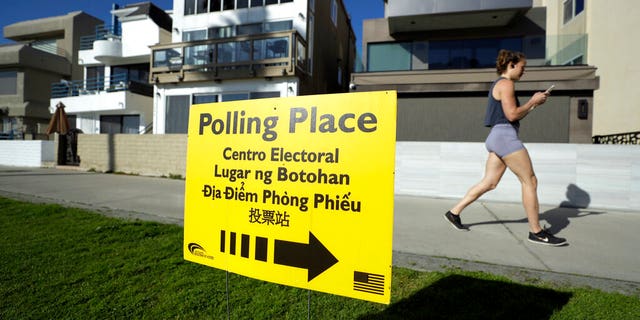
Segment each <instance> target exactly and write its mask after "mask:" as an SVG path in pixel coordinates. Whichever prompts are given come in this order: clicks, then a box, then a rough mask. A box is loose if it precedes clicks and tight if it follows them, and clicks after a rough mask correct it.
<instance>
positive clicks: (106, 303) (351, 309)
mask: <svg viewBox="0 0 640 320" xmlns="http://www.w3.org/2000/svg"><path fill="white" fill-rule="evenodd" d="M227 276H228V283H229V289H228V293H229V295H228V299H229V303H228V304H227V285H226V284H227ZM392 281H393V282H392V285H393V287H392V303H391V304H390V305H388V306H387V305H382V304H377V303H371V302H366V301H360V300H355V299H349V298H344V297H339V296H334V295H330V294H323V293H318V292H311V293H309V292H308V291H307V290H302V289H297V288H292V287H286V286H282V285H277V284H272V283H267V282H262V281H258V280H253V279H249V278H246V277H242V276H238V275H235V274H231V273H229V274H227V273H226V272H225V271H222V270H217V269H213V268H209V267H205V266H202V265H197V264H193V263H190V262H186V261H184V260H183V259H182V228H181V227H179V226H175V225H164V224H158V223H149V222H139V221H128V220H119V219H114V218H107V217H104V216H102V215H100V214H97V213H92V212H88V211H84V210H80V209H70V208H64V207H61V206H58V205H41V204H29V203H23V202H18V201H14V200H9V199H5V198H0V319H226V318H227V307H229V316H230V318H231V319H306V318H307V314H308V310H309V309H308V301H309V296H310V301H311V307H310V312H311V318H312V319H483V318H484V319H639V318H640V298H638V297H637V296H625V295H620V294H612V293H605V292H601V291H598V290H591V289H575V288H557V287H543V286H540V285H538V284H536V285H530V284H522V283H515V282H512V281H510V280H508V279H506V278H503V277H499V276H494V275H490V274H485V273H470V272H463V271H450V272H445V273H442V272H418V271H413V270H409V269H404V268H394V269H393V280H392Z"/></svg>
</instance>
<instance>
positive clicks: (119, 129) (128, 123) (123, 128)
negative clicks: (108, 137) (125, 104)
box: [100, 115, 140, 134]
mask: <svg viewBox="0 0 640 320" xmlns="http://www.w3.org/2000/svg"><path fill="white" fill-rule="evenodd" d="M139 126H140V116H139V115H109V116H100V133H112V134H113V133H129V134H137V133H139V130H140V129H139Z"/></svg>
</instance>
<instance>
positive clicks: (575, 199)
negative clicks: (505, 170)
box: [466, 183, 605, 234]
mask: <svg viewBox="0 0 640 320" xmlns="http://www.w3.org/2000/svg"><path fill="white" fill-rule="evenodd" d="M566 196H567V200H565V201H563V202H562V203H560V205H559V206H558V207H557V208H553V209H551V210H547V211H545V212H542V213H540V224H541V226H542V227H543V228H545V229H547V231H549V232H550V233H551V234H556V233H558V232H560V231H562V230H563V229H565V228H567V227H568V226H569V224H570V223H571V221H570V219H573V218H581V217H585V216H588V215H594V214H603V213H605V212H596V211H583V210H581V209H586V208H588V207H589V204H590V203H591V197H590V196H589V193H587V192H586V191H584V190H582V189H581V188H580V187H578V186H576V185H575V184H573V183H572V184H569V185H568V186H567V193H566ZM544 222H546V225H545V223H544ZM498 223H500V224H505V223H527V218H522V219H517V220H495V221H486V222H478V223H470V224H467V225H466V226H467V227H472V226H478V225H485V224H498Z"/></svg>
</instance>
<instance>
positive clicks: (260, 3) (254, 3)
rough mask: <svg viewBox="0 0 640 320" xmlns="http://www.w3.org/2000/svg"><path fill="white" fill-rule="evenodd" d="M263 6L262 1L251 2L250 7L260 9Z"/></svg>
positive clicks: (253, 0)
mask: <svg viewBox="0 0 640 320" xmlns="http://www.w3.org/2000/svg"><path fill="white" fill-rule="evenodd" d="M263 5H264V0H251V7H261V6H263Z"/></svg>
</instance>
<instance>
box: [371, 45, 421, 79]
mask: <svg viewBox="0 0 640 320" xmlns="http://www.w3.org/2000/svg"><path fill="white" fill-rule="evenodd" d="M367 50H368V54H367V57H368V59H367V69H368V70H369V71H372V72H375V71H396V70H411V43H410V42H396V43H374V44H369V45H368V46H367Z"/></svg>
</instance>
